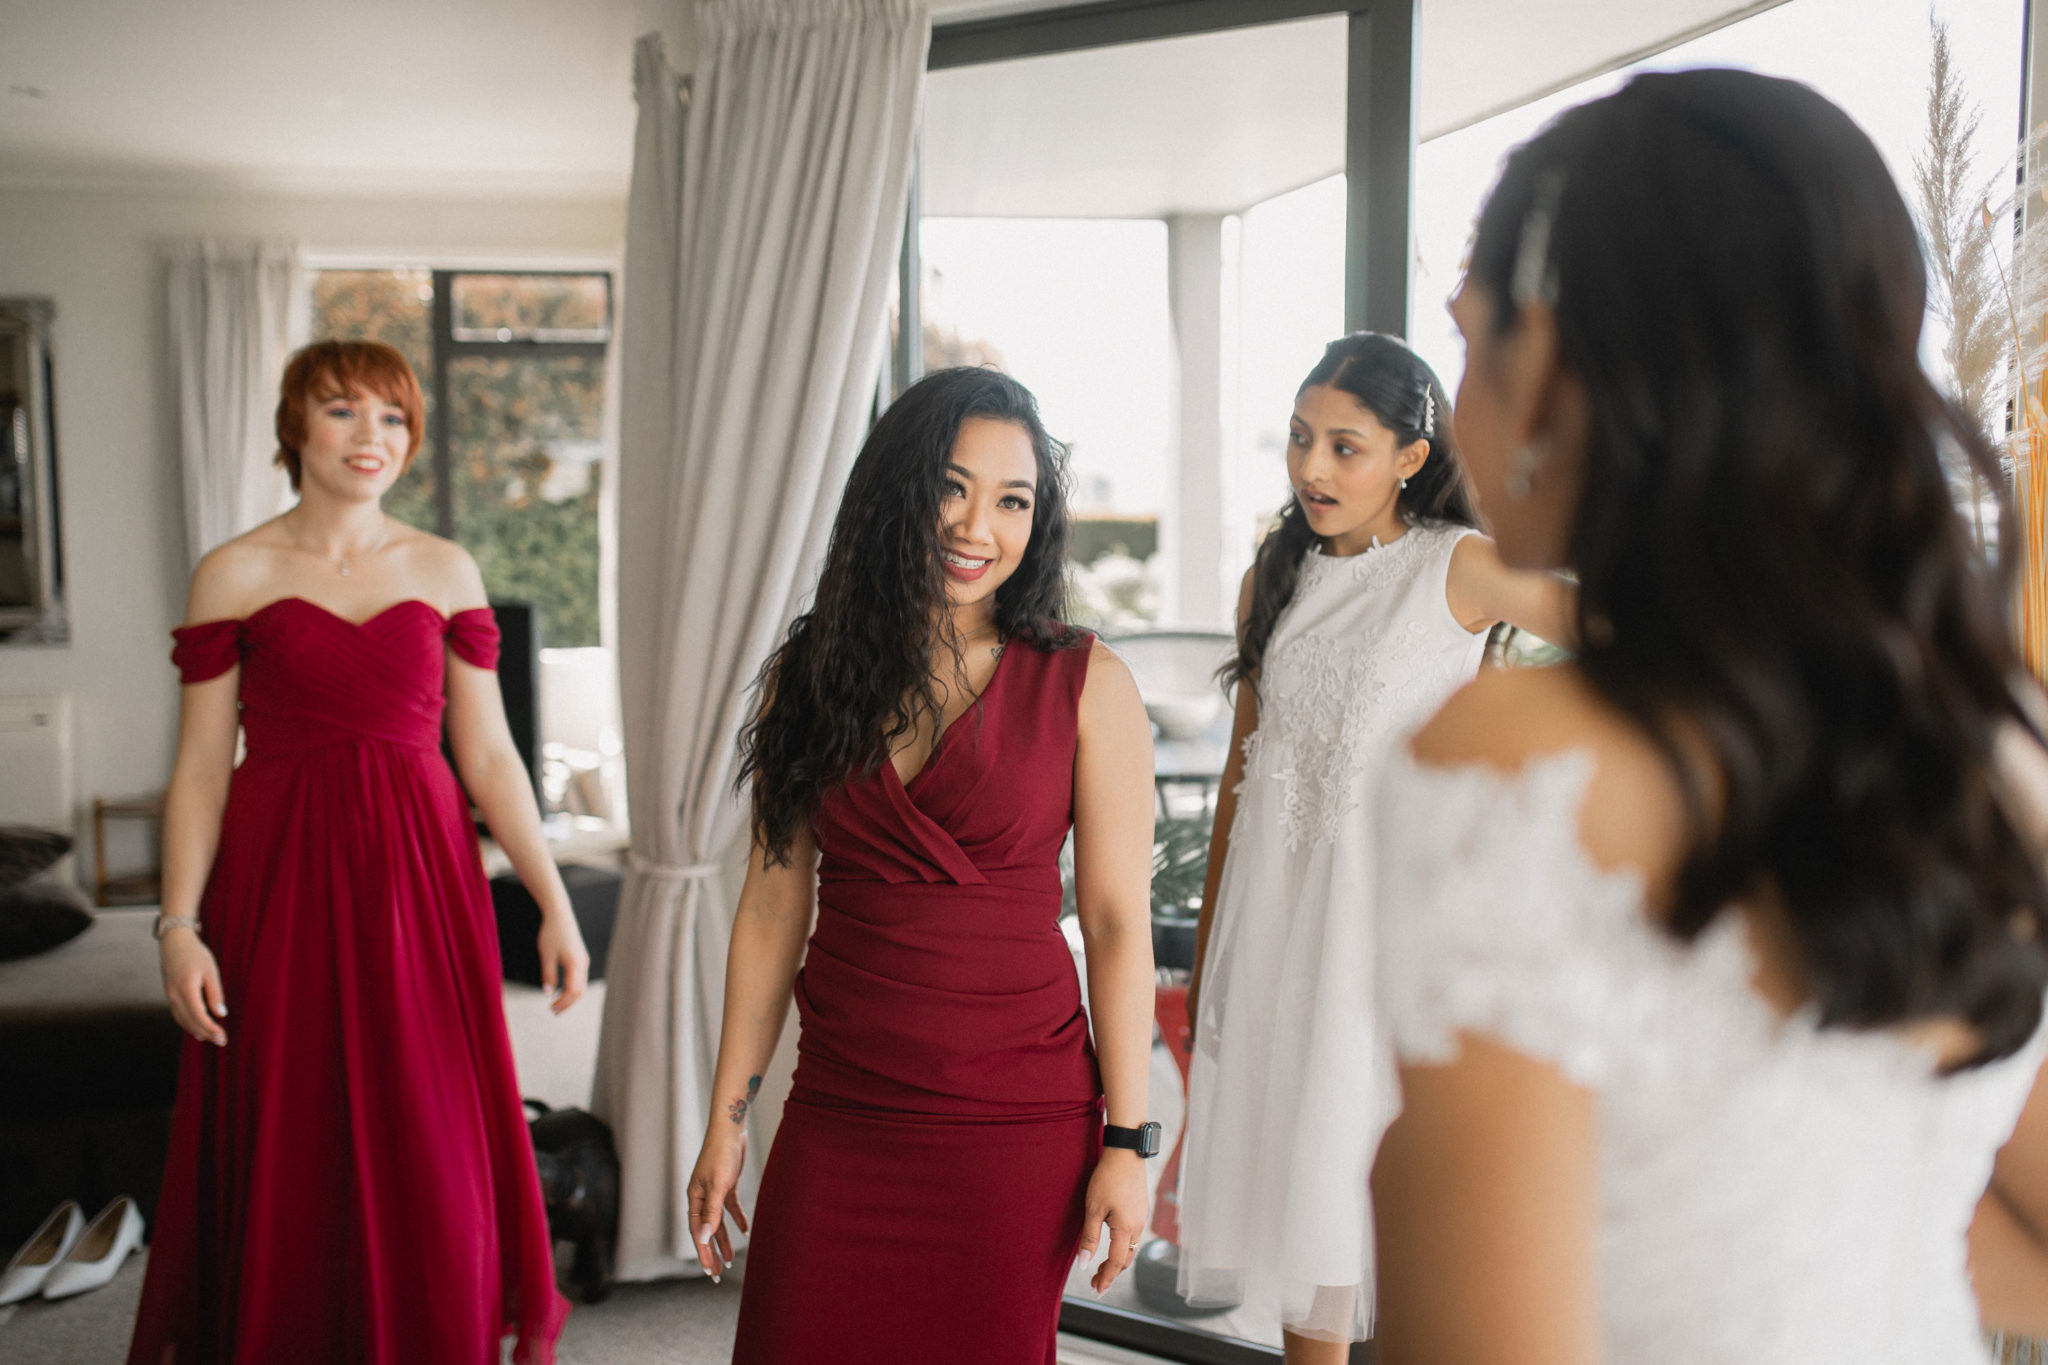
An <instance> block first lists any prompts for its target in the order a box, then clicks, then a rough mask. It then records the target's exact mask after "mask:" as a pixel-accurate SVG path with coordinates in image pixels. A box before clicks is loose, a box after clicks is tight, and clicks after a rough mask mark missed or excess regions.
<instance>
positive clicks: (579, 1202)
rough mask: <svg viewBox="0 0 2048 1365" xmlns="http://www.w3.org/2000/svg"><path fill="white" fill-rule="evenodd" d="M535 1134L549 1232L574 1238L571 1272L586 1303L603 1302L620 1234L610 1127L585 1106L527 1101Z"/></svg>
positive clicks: (616, 1161)
mask: <svg viewBox="0 0 2048 1365" xmlns="http://www.w3.org/2000/svg"><path fill="white" fill-rule="evenodd" d="M526 1107H527V1108H528V1109H530V1110H533V1111H534V1114H533V1117H532V1118H531V1119H529V1120H527V1125H526V1126H527V1128H528V1130H529V1131H530V1132H531V1133H532V1134H533V1162H534V1165H535V1166H536V1167H538V1168H539V1171H540V1192H541V1201H542V1203H544V1204H545V1205H546V1206H547V1211H548V1232H549V1233H550V1234H551V1235H552V1236H553V1237H554V1239H555V1240H556V1241H558V1242H572V1243H574V1244H575V1247H576V1260H575V1263H574V1264H573V1265H572V1266H571V1267H570V1270H569V1278H570V1280H571V1281H572V1282H573V1283H574V1284H575V1286H576V1288H577V1289H578V1291H580V1293H581V1294H582V1297H583V1301H584V1302H585V1303H600V1302H602V1301H603V1300H604V1299H605V1298H606V1297H607V1296H609V1295H610V1294H611V1292H612V1255H613V1253H614V1252H615V1251H616V1250H617V1247H618V1240H619V1153H618V1149H617V1148H616V1147H614V1146H613V1145H612V1130H611V1128H610V1127H609V1126H607V1125H606V1123H605V1121H604V1120H603V1119H601V1118H599V1117H597V1115H595V1114H592V1113H589V1112H587V1111H585V1110H582V1109H554V1108H550V1107H549V1106H548V1105H546V1104H543V1103H542V1102H541V1101H539V1100H528V1101H526Z"/></svg>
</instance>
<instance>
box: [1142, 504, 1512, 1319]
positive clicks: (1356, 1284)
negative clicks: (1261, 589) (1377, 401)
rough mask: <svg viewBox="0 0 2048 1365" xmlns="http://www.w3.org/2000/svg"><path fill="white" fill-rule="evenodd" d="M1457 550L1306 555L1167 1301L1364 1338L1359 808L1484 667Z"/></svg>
mask: <svg viewBox="0 0 2048 1365" xmlns="http://www.w3.org/2000/svg"><path fill="white" fill-rule="evenodd" d="M1470 534H1473V532H1472V531H1471V530H1470V529H1469V528H1467V527H1462V526H1446V525H1417V526H1413V527H1411V528H1410V529H1409V530H1408V532H1407V533H1406V534H1405V535H1403V536H1401V537H1400V539H1398V540H1395V541H1394V542H1392V543H1391V544H1388V545H1384V546H1381V547H1379V548H1377V549H1371V550H1367V551H1365V552H1364V553H1362V554H1358V555H1352V556H1347V557H1344V558H1332V557H1329V556H1327V555H1324V554H1322V553H1321V552H1320V551H1319V550H1317V549H1313V548H1312V549H1311V550H1310V551H1309V553H1308V554H1307V556H1306V557H1305V558H1304V559H1303V560H1302V564H1301V573H1300V577H1299V579H1298V580H1297V583H1296V587H1295V591H1294V598H1293V600H1292V601H1291V602H1289V603H1288V605H1287V608H1286V609H1285V610H1284V611H1283V612H1282V613H1281V615H1280V619H1279V621H1278V622H1277V623H1276V624H1275V625H1274V628H1273V635H1272V639H1271V640H1270V642H1269V643H1268V645H1267V648H1266V656H1265V661H1264V664H1263V666H1262V668H1261V670H1260V676H1259V680H1258V691H1259V727H1258V729H1257V730H1256V731H1254V732H1253V733H1252V735H1251V736H1250V737H1249V739H1247V741H1246V743H1245V756H1246V757H1245V768H1244V781H1243V784H1242V785H1241V786H1239V787H1238V789H1237V816H1236V819H1235V820H1234V821H1233V822H1232V824H1231V827H1230V835H1229V840H1230V843H1229V852H1228V855H1227V857H1226V860H1225V862H1224V867H1223V879H1222V881H1221V883H1220V885H1219V887H1218V893H1217V898H1216V905H1215V911H1214V919H1213V921H1212V923H1211V927H1210V933H1209V944H1208V950H1207V956H1206V957H1205V959H1204V962H1203V970H1202V991H1201V998H1200V1000H1199V1002H1198V1004H1199V1009H1200V1017H1199V1018H1198V1019H1196V1020H1195V1025H1194V1060H1193V1065H1192V1067H1191V1069H1190V1073H1189V1078H1188V1120H1187V1157H1186V1163H1187V1164H1186V1167H1185V1168H1184V1170H1183V1172H1182V1175H1181V1189H1180V1219H1181V1262H1180V1281H1179V1285H1180V1291H1181V1293H1182V1295H1183V1296H1185V1297H1187V1298H1188V1299H1190V1300H1191V1301H1193V1302H1195V1303H1198V1304H1230V1303H1242V1304H1244V1305H1245V1307H1246V1309H1247V1312H1248V1313H1249V1314H1250V1315H1253V1316H1264V1315H1268V1314H1275V1315H1277V1316H1278V1317H1279V1318H1280V1320H1281V1321H1282V1322H1283V1323H1284V1324H1285V1325H1286V1326H1287V1327H1288V1328H1289V1330H1291V1331H1294V1332H1297V1333H1299V1334H1301V1335H1303V1336H1310V1337H1317V1338H1322V1339H1325V1340H1358V1339H1360V1338H1362V1337H1364V1336H1365V1335H1366V1330H1367V1327H1368V1325H1369V1324H1370V1322H1371V1310H1372V1304H1371V1299H1372V1285H1373V1273H1372V1264H1373V1263H1372V1236H1371V1229H1372V1210H1371V1205H1370V1203H1369V1202H1368V1192H1367V1185H1366V1182H1367V1176H1368V1174H1369V1172H1370V1171H1371V1168H1372V1158H1373V1153H1374V1152H1375V1151H1376V1150H1377V1149H1378V1146H1379V1139H1380V1134H1381V1133H1382V1132H1383V1131H1385V1128H1386V1125H1387V1123H1388V1122H1389V1121H1391V1120H1392V1118H1393V1116H1394V1114H1395V1112H1396V1110H1397V1106H1398V1099H1397V1097H1396V1094H1395V1090H1396V1087H1395V1083H1394V1077H1393V1069H1392V1065H1391V1062H1390V1061H1388V1060H1386V1053H1385V1046H1384V1043H1383V1042H1382V1041H1381V1040H1379V1039H1378V1037H1377V1033H1378V1030H1377V1029H1376V1028H1375V1025H1374V1021H1373V1000H1372V993H1371V991H1370V989H1369V984H1370V983H1371V981H1372V979H1373V942H1372V934H1373V916H1374V907H1373V895H1372V890H1373V847H1374V845H1373V836H1372V827H1371V822H1370V819H1369V817H1370V814H1371V812H1370V809H1369V806H1368V797H1369V794H1370V792H1371V791H1372V787H1373V783H1374V782H1375V780H1376V779H1377V777H1378V776H1379V771H1380V765H1381V763H1382V762H1383V760H1384V756H1385V754H1386V753H1387V751H1388V749H1389V748H1390V747H1392V746H1393V745H1395V744H1396V743H1397V742H1399V741H1401V740H1404V739H1406V738H1407V736H1408V735H1409V734H1410V733H1411V732H1412V731H1414V730H1415V729H1417V728H1418V727H1420V726H1421V724H1422V723H1423V722H1424V721H1426V720H1428V719H1429V717H1430V715H1431V714H1432V713H1433V712H1434V711H1435V710H1436V708H1437V707H1438V706H1439V705H1441V704H1442V703H1443V702H1444V700H1445V699H1446V698H1448V697H1449V696H1450V695H1451V693H1453V692H1455V691H1456V690H1457V689H1458V688H1459V687H1460V686H1462V685H1463V684H1464V683H1466V682H1467V681H1469V680H1470V679H1471V677H1472V675H1473V674H1474V673H1475V672H1476V671H1477V670H1478V668H1479V662H1480V659H1481V657H1482V656H1483V655H1484V653H1485V650H1486V637H1485V635H1484V634H1480V635H1474V634H1472V633H1471V632H1470V631H1468V630H1466V629H1465V628H1464V627H1463V626H1461V625H1459V624H1458V622H1457V620H1456V619H1455V618H1454V617H1453V616H1452V615H1451V610H1450V606H1449V604H1448V602H1447V601H1446V600H1445V591H1446V588H1447V584H1448V581H1449V574H1450V564H1451V553H1452V551H1453V550H1454V549H1456V548H1457V545H1458V542H1459V541H1460V540H1462V539H1463V538H1464V537H1465V536H1467V535H1470Z"/></svg>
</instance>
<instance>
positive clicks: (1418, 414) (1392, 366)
mask: <svg viewBox="0 0 2048 1365" xmlns="http://www.w3.org/2000/svg"><path fill="white" fill-rule="evenodd" d="M1319 384H1327V385H1329V386H1330V387H1331V388H1334V389H1339V390H1341V391H1343V392H1344V393H1348V394H1350V395H1351V396H1352V397H1353V398H1355V399H1357V400H1358V401H1359V403H1360V404H1362V405H1363V406H1364V407H1365V408H1366V410H1367V411H1369V412H1371V413H1372V415H1373V416H1375V417H1377V418H1379V419H1380V423H1381V425H1383V426H1385V427H1386V428H1387V430H1389V431H1391V432H1393V433H1394V440H1395V441H1396V442H1398V443H1399V444H1400V446H1401V447H1403V448H1406V447H1408V446H1411V445H1413V444H1414V443H1415V442H1417V441H1427V442H1429V455H1428V456H1427V457H1426V458H1425V459H1424V460H1423V462H1422V468H1420V469H1418V470H1416V471H1415V473H1413V474H1411V475H1410V476H1409V477H1408V485H1407V487H1405V488H1403V489H1402V490H1401V491H1400V493H1399V494H1398V495H1396V496H1397V501H1396V504H1395V505H1396V506H1398V507H1399V508H1400V510H1401V515H1402V516H1403V517H1404V518H1405V519H1407V520H1408V521H1409V522H1411V523H1416V522H1422V523H1427V522H1437V523H1444V522H1450V523H1455V524H1456V525H1459V526H1477V525H1478V524H1479V518H1478V516H1477V514H1476V513H1475V512H1474V511H1473V509H1472V495H1471V492H1470V491H1469V490H1468V489H1467V488H1466V486H1465V471H1464V468H1463V466H1461V465H1460V464H1459V463H1458V450H1457V446H1456V445H1455V444H1454V443H1453V441H1452V439H1451V400H1450V399H1449V398H1448V397H1446V396H1445V394H1444V386H1443V384H1442V382H1441V381H1439V380H1438V379H1437V377H1436V371H1435V370H1432V369H1431V368H1430V367H1429V362H1427V361H1425V360H1424V359H1423V358H1422V357H1421V356H1419V355H1417V354H1415V352H1414V351H1412V350H1410V349H1409V348H1408V344H1407V343H1406V342H1404V341H1402V340H1401V339H1400V338H1399V337H1391V336H1387V335H1385V334H1384V333H1381V332H1353V333H1352V334H1351V335H1349V336H1345V337H1339V338H1337V340H1335V341H1333V342H1331V343H1330V344H1329V345H1328V346H1326V347H1324V348H1323V358H1322V359H1321V360H1319V361H1317V362H1316V366H1315V368H1314V369H1312V370H1310V371H1309V372H1308V378H1306V379H1304V380H1302V381H1301V387H1300V388H1299V389H1296V390H1295V394H1296V396H1297V397H1299V396H1300V395H1301V394H1302V393H1303V392H1304V391H1306V390H1308V389H1312V388H1314V387H1316V386H1317V385H1319ZM1315 543H1316V533H1315V531H1314V530H1312V529H1311V528H1310V527H1309V524H1308V518H1307V517H1305V516H1303V515H1302V511H1301V504H1300V503H1299V502H1298V501H1297V500H1296V499H1295V498H1293V497H1291V496H1290V497H1289V498H1288V499H1287V505H1286V506H1285V507H1282V508H1281V509H1280V519H1279V524H1278V525H1276V526H1275V527H1274V528H1273V529H1272V530H1271V531H1270V532H1268V533H1267V535H1266V538H1265V539H1264V540H1262V541H1260V542H1259V553H1258V557H1257V558H1256V559H1255V560H1254V561H1253V563H1252V600H1251V610H1250V611H1248V612H1247V613H1246V614H1245V619H1244V623H1243V625H1242V626H1241V627H1240V628H1239V630H1238V633H1237V653H1236V654H1234V655H1232V656H1231V658H1230V659H1229V661H1228V662H1226V663H1225V664H1224V665H1223V667H1222V668H1221V669H1219V670H1217V677H1218V678H1219V679H1221V680H1222V682H1223V684H1224V685H1225V686H1226V687H1234V686H1236V685H1237V684H1238V683H1241V682H1250V683H1251V684H1252V685H1253V686H1254V687H1256V686H1257V685H1258V675H1259V664H1260V662H1261V661H1262V660H1263V659H1264V658H1265V657H1266V645H1267V643H1268V642H1270V641H1271V640H1272V638H1273V627H1274V626H1275V625H1277V624H1278V623H1279V620H1280V613H1281V612H1282V611H1284V610H1286V608H1287V604H1288V603H1289V602H1291V601H1293V600H1294V586H1295V582H1296V581H1297V580H1298V579H1299V578H1300V576H1301V561H1302V559H1303V557H1305V556H1306V555H1307V554H1308V551H1309V547H1310V546H1311V545H1313V544H1315Z"/></svg>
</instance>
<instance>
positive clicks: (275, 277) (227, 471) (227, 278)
mask: <svg viewBox="0 0 2048 1365" xmlns="http://www.w3.org/2000/svg"><path fill="white" fill-rule="evenodd" d="M298 255H299V253H298V247H297V245H296V244H295V243H292V242H288V241H277V240H270V239H262V240H255V239H246V238H220V237H198V238H188V239H181V240H177V241H172V242H167V243H165V245H164V264H165V271H164V280H165V288H166V303H167V304H168V316H169V321H170V351H171V374H172V379H173V384H174V388H175V391H176V393H177V400H178V450H179V456H180V462H181V464H182V465H183V469H184V484H185V545H186V549H187V551H188V552H189V554H190V556H191V560H192V562H193V563H194V564H197V563H198V562H199V558H200V556H201V555H204V554H205V553H206V552H207V551H208V550H211V549H212V548H213V547H214V546H216V545H218V544H220V543H221V542H222V541H224V540H232V539H233V538H234V537H236V536H238V535H240V534H242V532H244V531H246V530H248V529H249V528H250V527H252V526H255V525H256V524H257V523H259V522H261V521H264V520H266V519H267V518H270V517H273V516H275V515H277V513H278V512H280V511H282V510H283V509H284V508H285V507H286V506H287V505H288V504H289V503H290V501H291V486H290V484H289V483H288V482H287V481H286V479H285V475H284V471H283V470H281V469H278V468H277V467H276V466H275V465H274V464H273V463H272V459H273V457H274V456H275V455H276V454H277V440H276V435H275V430H274V425H273V423H274V416H275V413H276V410H277V383H278V379H279V377H280V376H281V375H282V374H283V372H284V361H285V357H286V355H287V354H288V353H289V351H290V350H291V347H292V343H293V334H294V332H295V331H296V330H299V329H298V328H296V327H295V325H294V323H295V308H294V303H295V300H296V298H297V293H298V283H299V260H298Z"/></svg>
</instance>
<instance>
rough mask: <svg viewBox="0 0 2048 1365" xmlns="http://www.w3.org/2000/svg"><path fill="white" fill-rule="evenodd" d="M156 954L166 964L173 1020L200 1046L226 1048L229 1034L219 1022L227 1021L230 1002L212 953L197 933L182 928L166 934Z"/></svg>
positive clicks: (165, 995)
mask: <svg viewBox="0 0 2048 1365" xmlns="http://www.w3.org/2000/svg"><path fill="white" fill-rule="evenodd" d="M157 954H158V956H159V957H160V958H162V960H163V969H164V998H165V999H167V1000H169V1001H170V1002H171V1018H173V1019H175V1020H177V1021H178V1027H179V1028H181V1029H183V1030H185V1032H187V1033H189V1034H191V1035H192V1036H193V1037H194V1038H197V1039H198V1040H199V1041H200V1042H202V1043H212V1044H213V1045H214V1046H216V1047H226V1046H227V1043H228V1034H227V1030H226V1029H224V1028H222V1027H221V1026H220V1024H219V1023H217V1022H216V1020H219V1019H225V1018H227V1017H228V1002H227V997H226V996H225V995H224V994H222V992H221V988H220V964H219V963H217V962H215V961H214V960H213V950H212V949H210V948H208V947H207V946H206V944H205V943H204V942H202V941H201V940H200V937H199V935H198V934H197V933H196V932H194V931H193V930H191V929H188V928H183V927H180V928H176V929H168V930H166V932H165V933H164V936H163V939H162V940H161V941H160V942H159V943H158V944H157Z"/></svg>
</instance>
